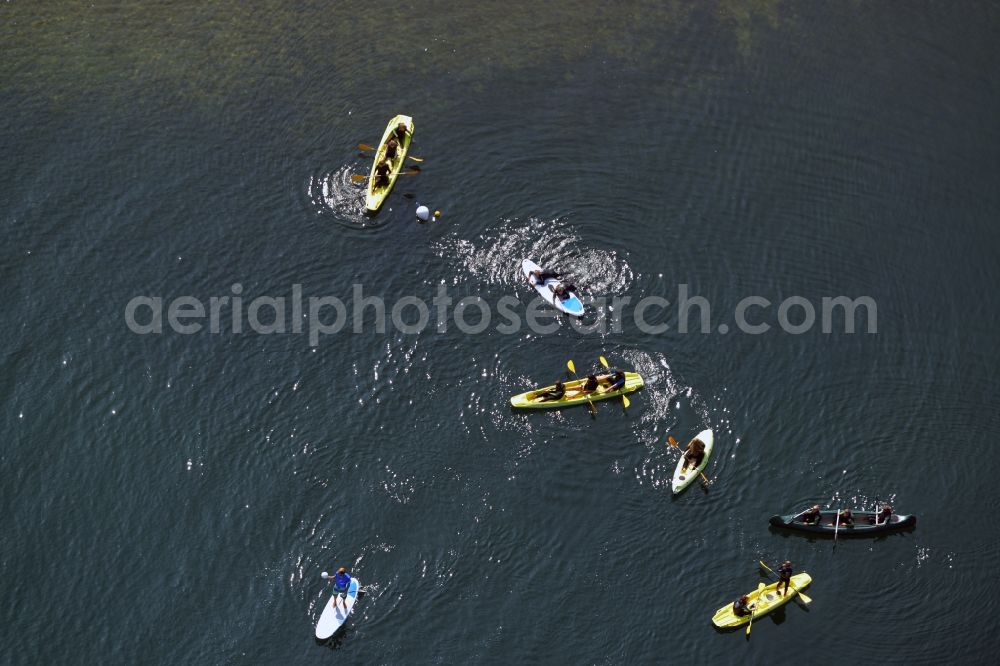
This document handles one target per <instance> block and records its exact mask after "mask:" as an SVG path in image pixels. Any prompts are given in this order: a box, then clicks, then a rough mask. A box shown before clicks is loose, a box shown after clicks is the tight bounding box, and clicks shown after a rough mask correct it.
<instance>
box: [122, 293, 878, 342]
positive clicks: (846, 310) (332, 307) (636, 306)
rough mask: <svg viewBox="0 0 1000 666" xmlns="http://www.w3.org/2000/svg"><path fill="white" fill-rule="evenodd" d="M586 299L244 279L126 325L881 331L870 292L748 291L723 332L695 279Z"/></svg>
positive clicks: (142, 308) (187, 331) (135, 310)
mask: <svg viewBox="0 0 1000 666" xmlns="http://www.w3.org/2000/svg"><path fill="white" fill-rule="evenodd" d="M584 303H585V304H586V306H587V312H588V313H589V314H588V315H585V316H584V317H583V318H582V319H579V320H578V319H575V318H570V317H567V316H566V315H563V314H561V313H559V312H557V311H556V310H554V309H553V308H552V306H551V305H549V304H548V303H545V302H544V301H542V299H541V298H538V297H534V298H531V299H529V300H528V301H527V303H522V302H521V301H520V299H518V298H517V297H515V296H511V295H507V296H502V297H500V298H499V299H497V300H496V302H495V303H490V302H489V301H487V300H486V299H484V298H482V297H480V296H465V297H463V298H460V299H458V300H456V299H455V298H453V297H452V296H451V295H450V294H449V290H448V287H447V286H446V285H443V284H441V285H438V288H437V293H436V294H435V295H434V296H433V298H431V299H430V304H429V305H428V303H427V301H426V300H424V299H422V298H420V297H417V296H402V297H400V298H397V299H395V300H394V301H392V302H391V303H388V302H387V300H386V299H384V298H383V297H381V296H372V295H365V293H364V287H363V285H361V284H354V285H352V287H351V295H350V298H348V299H347V300H346V301H345V300H344V299H342V298H340V297H338V296H333V295H323V296H308V297H305V296H304V295H303V292H302V285H301V284H293V285H292V288H291V292H290V294H289V295H288V296H270V295H259V296H255V297H253V298H249V297H248V296H247V295H245V294H244V293H243V285H242V284H240V283H238V282H237V283H235V284H233V285H232V286H231V287H230V290H229V294H227V295H225V296H211V297H209V298H208V299H201V298H198V297H195V296H177V297H174V298H171V299H169V300H168V299H165V298H164V297H162V296H136V297H134V298H132V299H131V300H129V302H128V303H127V304H126V306H125V324H126V325H127V326H128V328H129V330H131V331H132V332H133V333H136V334H139V335H159V334H163V333H164V332H165V331H166V330H168V329H169V331H172V332H173V333H176V334H178V335H194V334H198V333H203V332H205V331H207V332H208V333H209V334H214V335H223V334H245V333H248V332H252V333H256V334H259V335H280V334H289V333H290V334H293V335H302V334H305V335H307V336H308V343H309V346H310V347H317V346H319V345H320V342H321V340H322V339H323V337H324V336H330V335H337V334H341V333H344V332H351V333H354V334H364V333H372V332H374V333H379V334H384V333H386V331H387V330H388V327H389V325H391V327H392V330H395V331H398V332H399V333H402V334H404V335H416V334H418V333H421V332H423V331H424V330H426V329H427V327H428V326H430V325H431V323H432V314H433V325H434V327H435V329H436V331H437V332H438V333H445V332H447V331H448V329H449V326H451V325H454V327H455V328H456V329H457V330H459V331H461V332H462V333H465V334H468V335H478V334H480V333H483V332H485V331H487V330H490V327H491V326H492V328H493V330H496V331H497V332H498V333H501V334H507V335H509V334H513V333H518V332H521V331H522V330H524V329H525V327H526V328H527V329H528V330H530V331H532V332H534V333H537V334H539V335H547V334H550V333H554V332H555V331H557V330H559V327H560V325H561V323H560V320H568V321H569V324H570V326H572V327H573V328H574V329H575V330H577V331H578V332H580V333H582V334H590V333H599V334H603V333H607V332H608V331H611V332H615V333H620V332H621V331H622V324H623V321H626V320H627V319H629V318H630V319H631V320H632V321H633V322H634V323H635V326H636V327H637V328H638V329H639V330H640V331H642V332H643V333H649V334H654V335H657V334H662V333H665V332H667V331H668V330H670V326H669V325H668V324H667V323H665V322H664V321H663V320H664V319H665V318H668V317H665V316H664V315H665V314H670V309H671V308H674V309H675V310H674V313H675V314H676V331H677V332H678V333H689V332H696V333H700V334H707V333H712V332H716V333H720V334H726V333H729V332H731V331H732V330H733V328H734V327H735V330H737V331H739V332H741V333H745V334H748V335H761V334H764V333H767V332H769V331H772V330H780V331H782V332H784V333H788V334H791V335H801V334H803V333H806V332H808V331H810V330H812V329H813V328H814V327H815V326H816V325H817V323H818V324H819V325H820V330H821V331H822V332H823V333H832V332H833V330H834V325H835V323H836V325H837V329H838V333H854V332H856V331H857V332H864V333H868V334H874V333H877V332H878V308H877V307H876V303H875V301H874V299H872V298H871V297H869V296H859V297H855V298H850V297H847V296H834V297H823V298H822V299H820V301H819V303H818V304H816V303H813V301H810V300H809V299H806V298H803V297H801V296H790V297H788V298H785V299H784V300H782V301H781V302H780V303H777V304H775V303H773V302H772V301H771V300H770V299H768V298H766V297H764V296H747V297H745V298H742V299H741V300H740V301H739V302H738V303H737V304H736V306H735V307H734V308H733V316H732V319H731V321H732V326H731V325H730V324H728V323H720V324H717V325H716V326H715V327H714V328H713V327H712V305H711V304H710V303H709V302H708V299H706V298H704V297H703V296H697V295H692V294H690V293H689V290H688V285H687V284H679V285H677V297H676V299H674V301H673V302H671V301H670V300H668V299H666V298H663V297H661V296H646V297H644V298H641V299H634V298H633V297H630V296H612V297H597V298H592V299H584ZM164 321H166V327H165V326H164ZM654 322H656V323H654Z"/></svg>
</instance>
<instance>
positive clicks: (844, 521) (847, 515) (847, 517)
mask: <svg viewBox="0 0 1000 666" xmlns="http://www.w3.org/2000/svg"><path fill="white" fill-rule="evenodd" d="M839 515H840V524H841V525H843V526H844V527H854V514H853V513H851V510H850V509H848V508H847V507H844V509H843V510H842V511H841V512H840V514H839Z"/></svg>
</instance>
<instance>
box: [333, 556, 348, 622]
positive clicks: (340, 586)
mask: <svg viewBox="0 0 1000 666" xmlns="http://www.w3.org/2000/svg"><path fill="white" fill-rule="evenodd" d="M350 587H351V574H349V573H347V569H345V568H344V567H340V568H339V569H337V575H336V576H334V577H333V607H334V608H336V607H337V600H338V599H340V598H341V597H344V602H343V603H344V612H345V613H346V612H347V590H348V589H349V588H350Z"/></svg>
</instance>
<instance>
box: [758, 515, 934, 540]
mask: <svg viewBox="0 0 1000 666" xmlns="http://www.w3.org/2000/svg"><path fill="white" fill-rule="evenodd" d="M852 513H853V514H854V527H848V526H847V525H843V524H841V526H840V530H839V531H837V536H838V537H851V536H868V535H870V534H880V533H882V532H892V531H893V530H901V529H905V528H907V527H913V526H914V525H916V524H917V517H916V516H907V515H899V514H895V513H894V514H892V516H891V517H890V518H889V522H888V523H880V524H879V525H875V524H873V523H872V521H871V520H869V519H874V518H875V512H874V511H853V512H852ZM797 515H798V514H792V515H788V516H771V520H770V522H771V525H773V526H774V527H784V528H785V529H789V530H796V531H798V532H811V533H813V534H829V535H831V536H832V535H833V533H834V530H835V529H836V526H835V523H836V520H837V512H836V511H834V510H832V509H831V510H830V511H820V521H819V523H818V524H817V523H808V524H807V523H803V522H802V520H801V519H797V520H795V521H794V522H793V521H792V518H795V517H796V516H797Z"/></svg>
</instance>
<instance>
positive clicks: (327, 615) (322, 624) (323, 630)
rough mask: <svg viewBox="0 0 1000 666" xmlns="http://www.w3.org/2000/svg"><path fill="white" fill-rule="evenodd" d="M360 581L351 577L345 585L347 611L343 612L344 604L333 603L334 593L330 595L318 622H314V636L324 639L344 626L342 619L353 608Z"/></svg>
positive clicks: (345, 618)
mask: <svg viewBox="0 0 1000 666" xmlns="http://www.w3.org/2000/svg"><path fill="white" fill-rule="evenodd" d="M359 586H360V583H359V582H358V579H357V578H354V577H353V576H352V577H351V584H350V585H348V586H347V599H346V600H345V601H346V604H347V612H344V604H343V603H338V604H337V606H336V607H334V605H333V601H334V599H335V598H336V595H333V596H331V597H330V599H329V601H327V602H326V605H325V606H323V613H322V614H321V615H320V616H319V622H317V623H316V638H318V639H320V640H326V639H327V638H329V637H330V636H333V635H334V634H335V633H337V630H338V629H340V628H341V627H342V626H344V621H345V620H347V616H348V615H350V614H351V611H352V610H354V602H355V601H357V599H358V588H359Z"/></svg>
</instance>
